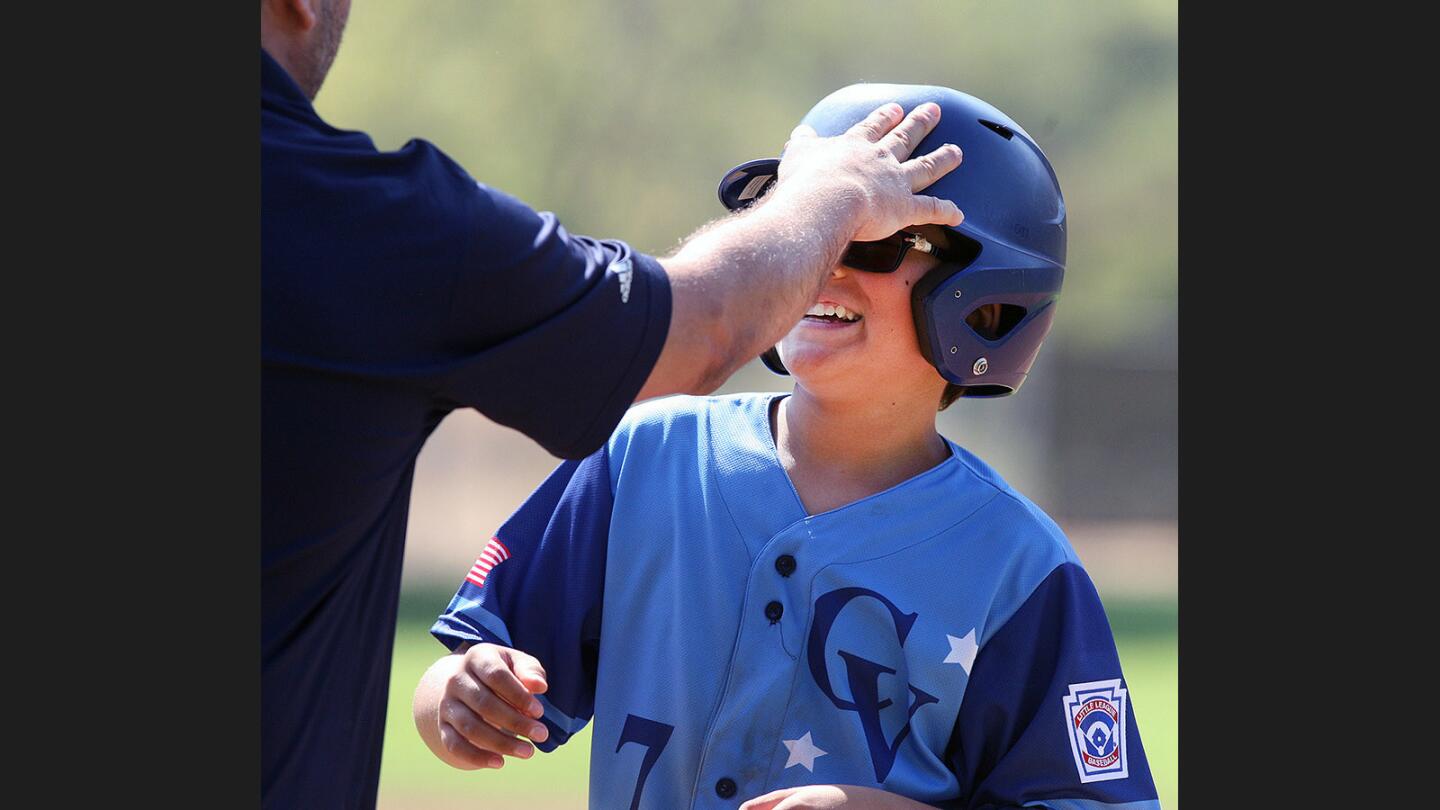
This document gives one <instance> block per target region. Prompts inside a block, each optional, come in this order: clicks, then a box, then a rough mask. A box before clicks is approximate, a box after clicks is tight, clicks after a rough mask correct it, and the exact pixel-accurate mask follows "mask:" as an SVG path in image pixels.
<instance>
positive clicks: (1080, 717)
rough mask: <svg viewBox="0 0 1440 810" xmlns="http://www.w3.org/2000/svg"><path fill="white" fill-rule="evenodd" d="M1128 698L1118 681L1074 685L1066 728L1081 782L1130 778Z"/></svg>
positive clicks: (1066, 708) (1069, 696) (1068, 706)
mask: <svg viewBox="0 0 1440 810" xmlns="http://www.w3.org/2000/svg"><path fill="white" fill-rule="evenodd" d="M1125 694H1126V690H1125V688H1124V687H1122V686H1121V685H1120V680H1119V679H1118V678H1117V679H1115V680H1113V681H1090V682H1088V683H1072V684H1070V694H1068V695H1066V696H1065V698H1064V703H1065V727H1066V729H1067V731H1068V732H1069V735H1070V750H1071V751H1072V752H1074V754H1075V768H1076V770H1078V771H1079V772H1080V781H1081V782H1104V781H1107V780H1110V779H1124V778H1125V777H1127V776H1129V775H1130V769H1129V766H1128V765H1127V763H1126V759H1125V755H1126V753H1127V751H1126V748H1125V727H1126V718H1125Z"/></svg>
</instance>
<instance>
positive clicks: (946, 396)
mask: <svg viewBox="0 0 1440 810" xmlns="http://www.w3.org/2000/svg"><path fill="white" fill-rule="evenodd" d="M963 396H965V389H964V388H963V387H961V386H958V385H956V384H955V383H952V382H947V383H945V391H944V392H943V393H941V394H940V410H942V411H943V410H945V409H946V408H948V407H950V406H951V405H953V404H955V400H957V399H959V398H960V397H963Z"/></svg>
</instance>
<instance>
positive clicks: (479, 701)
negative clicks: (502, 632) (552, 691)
mask: <svg viewBox="0 0 1440 810" xmlns="http://www.w3.org/2000/svg"><path fill="white" fill-rule="evenodd" d="M546 688H547V686H546V683H545V668H544V667H542V666H541V665H540V662H539V661H537V660H535V658H534V657H533V656H531V655H528V654H526V653H523V652H521V651H519V650H512V649H510V648H509V647H502V646H500V645H498V644H476V645H475V646H473V647H469V648H467V649H464V650H462V651H459V652H456V653H454V654H452V655H447V656H445V657H444V658H441V659H440V660H439V661H436V662H435V663H434V664H433V665H432V666H431V667H430V669H429V671H427V672H426V673H425V676H424V677H423V678H421V679H420V686H419V688H417V689H416V690H415V704H414V707H413V708H414V713H415V725H416V727H417V728H418V729H419V730H420V736H421V737H423V738H424V739H425V742H426V744H427V745H429V746H430V749H431V750H432V751H434V753H435V755H436V756H438V757H440V758H441V759H442V760H444V761H445V762H447V763H448V764H450V765H452V766H454V767H456V768H460V769H463V770H476V769H479V768H499V767H501V766H503V765H504V763H505V760H504V757H506V756H514V757H520V758H521V759H529V758H530V757H531V756H532V755H534V753H535V748H534V746H532V745H531V744H530V743H528V742H526V741H525V740H523V739H520V738H521V737H528V738H529V739H531V740H534V741H535V742H544V741H545V740H546V739H548V738H549V736H550V732H549V730H548V729H547V728H546V727H545V726H544V724H542V723H540V722H539V718H540V716H541V715H542V714H544V710H543V709H542V708H541V706H540V701H538V700H536V699H535V697H534V696H535V695H538V694H542V693H544V691H545V689H546Z"/></svg>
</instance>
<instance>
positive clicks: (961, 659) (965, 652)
mask: <svg viewBox="0 0 1440 810" xmlns="http://www.w3.org/2000/svg"><path fill="white" fill-rule="evenodd" d="M945 638H948V639H950V654H949V655H947V656H945V660H944V661H942V662H941V663H942V664H959V665H960V666H962V667H964V668H965V674H966V675H969V674H970V667H973V666H975V654H976V653H978V652H980V645H979V644H976V643H975V628H973V627H972V628H970V632H968V633H966V634H965V637H964V638H956V637H954V636H952V635H950V634H949V633H946V634H945Z"/></svg>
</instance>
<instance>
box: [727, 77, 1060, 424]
mask: <svg viewBox="0 0 1440 810" xmlns="http://www.w3.org/2000/svg"><path fill="white" fill-rule="evenodd" d="M892 101H894V102H898V103H899V104H900V105H901V106H902V107H904V108H905V110H906V111H909V110H912V109H914V108H915V107H916V106H918V105H920V104H923V103H924V102H927V101H933V102H934V103H936V104H938V105H940V112H941V114H940V123H939V124H937V125H936V127H935V129H933V130H932V131H931V132H930V134H929V135H927V136H926V137H925V139H924V140H922V141H921V142H920V143H919V145H918V146H916V148H915V151H914V154H915V155H923V154H926V153H928V152H930V151H932V150H934V149H937V148H939V147H940V146H941V145H943V144H947V143H953V144H958V145H959V146H960V148H961V149H962V150H963V151H964V153H965V159H964V161H963V162H962V163H961V164H960V167H959V168H957V169H955V170H954V171H952V172H950V173H949V174H947V175H945V176H944V177H942V178H940V179H939V180H937V181H936V182H935V183H934V184H933V185H931V186H930V187H929V188H927V189H925V190H924V191H922V192H921V193H923V194H928V195H932V196H935V197H939V198H941V199H944V200H950V201H952V202H954V203H955V204H956V205H958V206H959V207H960V210H961V211H963V212H964V213H965V221H964V222H962V223H960V226H959V227H958V228H947V229H946V230H947V231H948V232H949V236H950V239H951V242H952V245H951V248H952V250H955V249H956V248H958V249H959V252H960V253H961V254H962V255H964V256H966V257H967V258H969V261H968V262H962V263H956V262H945V263H942V264H940V265H939V266H938V267H936V268H935V269H933V270H931V271H930V272H929V273H927V274H926V275H925V276H924V277H923V278H921V279H920V281H919V282H918V283H917V284H916V285H915V288H914V290H913V291H912V293H911V310H912V312H913V314H914V317H915V330H916V332H917V334H918V336H919V340H920V351H921V352H922V353H923V354H924V355H925V359H926V360H929V361H930V364H931V365H933V366H935V369H936V370H937V371H939V372H940V376H942V377H944V378H945V379H946V380H948V381H949V382H952V383H954V384H956V385H959V386H961V387H963V388H964V389H965V395H966V396H1005V395H1006V394H1013V393H1014V392H1015V391H1016V390H1017V389H1019V388H1020V384H1021V383H1023V382H1024V381H1025V375H1026V374H1028V373H1029V371H1030V365H1031V364H1032V363H1034V361H1035V356H1036V355H1037V354H1038V353H1039V351H1040V345H1041V343H1043V342H1044V340H1045V336H1046V335H1047V334H1048V333H1049V331H1050V324H1051V321H1052V320H1053V319H1054V316H1055V301H1056V299H1057V298H1058V297H1059V294H1060V282H1061V279H1062V278H1063V276H1064V274H1065V200H1064V198H1063V197H1062V196H1061V194H1060V183H1059V181H1058V180H1056V178H1055V171H1054V170H1053V169H1052V168H1051V167H1050V161H1048V160H1047V159H1046V158H1045V153H1043V152H1041V151H1040V147H1039V146H1037V145H1036V144H1035V139H1033V138H1031V137H1030V134H1029V133H1027V132H1026V131H1025V130H1024V129H1022V128H1021V127H1020V125H1019V124H1017V123H1015V122H1014V121H1013V120H1011V119H1010V117H1009V116H1008V115H1006V114H1005V113H1003V112H1000V111H999V110H997V109H995V108H994V107H992V106H990V105H989V104H987V103H985V102H984V101H981V100H980V99H978V98H975V97H974V96H970V95H966V94H965V93H961V92H959V91H957V90H952V89H950V88H948V87H934V86H927V85H907V84H853V85H850V86H849V87H844V88H841V89H839V90H836V91H835V92H834V93H831V94H830V95H828V96H826V97H825V98H823V99H821V101H820V103H818V104H816V105H815V106H814V107H813V108H811V110H810V112H809V113H807V114H806V115H805V118H804V119H803V120H802V121H801V123H804V124H809V125H810V126H811V127H813V128H814V129H815V131H816V132H817V133H819V134H820V135H821V136H831V135H839V134H841V133H842V132H844V131H846V130H847V129H849V128H850V127H851V126H853V125H855V124H856V123H857V122H859V121H860V120H861V119H863V118H865V116H867V115H869V114H870V113H871V112H872V111H873V110H874V109H875V108H876V107H879V106H880V105H882V104H885V103H887V102H892ZM779 165H780V161H779V160H778V159H773V158H767V159H762V160H752V161H750V162H748V163H742V164H741V165H739V166H736V167H735V168H734V169H731V170H730V172H729V173H728V174H726V175H725V178H724V179H723V180H722V181H720V188H719V194H720V201H721V202H722V203H724V204H725V206H726V207H727V208H729V209H731V210H735V209H738V208H744V207H745V206H747V205H749V204H751V203H752V202H754V201H755V200H756V199H758V198H759V197H761V196H762V195H763V194H764V193H765V192H766V191H767V190H768V189H769V188H770V186H771V185H773V184H774V182H775V177H776V173H777V171H778V169H779ZM972 257H973V258H972ZM986 304H1000V313H1001V314H1000V321H999V328H998V329H996V330H995V331H994V333H992V334H989V335H981V334H980V333H979V332H977V331H975V330H974V329H973V328H971V327H970V325H969V324H967V323H966V318H967V317H968V316H969V315H970V314H971V313H972V312H974V311H975V310H976V309H977V308H979V307H981V306H984V305H986ZM763 359H764V361H765V365H767V366H768V367H770V369H771V370H773V371H776V372H778V373H781V374H785V373H787V372H786V371H785V367H784V365H783V364H781V362H780V356H779V354H778V353H776V352H775V350H774V349H773V348H772V349H770V350H769V351H767V352H766V353H765V354H764V356H763Z"/></svg>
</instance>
